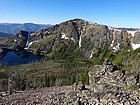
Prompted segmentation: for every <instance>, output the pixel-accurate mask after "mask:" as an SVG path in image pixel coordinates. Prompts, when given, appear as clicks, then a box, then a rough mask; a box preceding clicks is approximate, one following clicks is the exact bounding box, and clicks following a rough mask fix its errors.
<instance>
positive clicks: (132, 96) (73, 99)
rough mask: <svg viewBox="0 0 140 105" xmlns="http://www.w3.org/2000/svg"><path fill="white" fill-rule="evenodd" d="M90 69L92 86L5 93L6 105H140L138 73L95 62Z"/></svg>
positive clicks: (1, 98)
mask: <svg viewBox="0 0 140 105" xmlns="http://www.w3.org/2000/svg"><path fill="white" fill-rule="evenodd" d="M90 69H91V70H90V71H89V73H88V74H89V85H84V84H83V83H82V82H79V83H78V84H76V83H74V84H73V85H72V86H62V87H50V88H44V89H37V90H29V91H19V92H17V93H14V94H13V95H8V96H7V95H6V93H1V97H0V103H2V105H12V104H14V105H18V104H23V105H29V104H30V105H140V96H139V95H140V94H139V93H140V80H139V76H140V74H138V73H130V72H126V71H124V70H121V69H119V68H118V67H116V66H113V65H112V64H104V65H95V66H93V67H91V68H90Z"/></svg>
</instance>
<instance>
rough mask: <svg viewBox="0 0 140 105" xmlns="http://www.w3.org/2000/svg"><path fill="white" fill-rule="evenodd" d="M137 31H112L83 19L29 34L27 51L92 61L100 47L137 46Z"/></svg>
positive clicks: (115, 49) (119, 47) (117, 48)
mask: <svg viewBox="0 0 140 105" xmlns="http://www.w3.org/2000/svg"><path fill="white" fill-rule="evenodd" d="M139 35H140V32H139V31H138V30H126V29H117V28H111V27H109V26H106V25H100V24H97V23H91V22H88V21H85V20H82V19H73V20H69V21H66V22H63V23H60V24H58V25H55V26H53V27H51V28H48V29H43V30H41V31H37V32H33V33H31V37H30V41H29V45H28V49H29V50H31V51H33V52H34V53H35V54H41V53H42V54H45V55H47V56H53V57H59V58H66V57H68V56H69V57H76V56H79V57H86V58H92V56H93V55H94V54H96V53H97V52H99V50H102V49H103V48H105V47H106V48H107V49H110V50H111V51H113V52H118V51H121V50H127V51H129V50H132V49H133V50H135V49H137V48H139V47H140V45H139V42H140V40H139V39H138V37H139Z"/></svg>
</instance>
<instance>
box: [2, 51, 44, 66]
mask: <svg viewBox="0 0 140 105" xmlns="http://www.w3.org/2000/svg"><path fill="white" fill-rule="evenodd" d="M41 58H42V56H38V55H33V54H32V53H30V52H27V51H26V50H22V51H14V52H13V51H10V52H8V53H7V54H6V55H5V56H4V57H3V58H2V59H0V64H7V65H9V66H12V65H19V64H27V63H31V62H38V61H40V60H41Z"/></svg>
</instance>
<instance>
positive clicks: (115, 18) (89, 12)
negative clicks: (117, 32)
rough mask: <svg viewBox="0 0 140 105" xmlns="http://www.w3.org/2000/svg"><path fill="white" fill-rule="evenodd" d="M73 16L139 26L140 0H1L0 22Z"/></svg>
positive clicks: (43, 21)
mask: <svg viewBox="0 0 140 105" xmlns="http://www.w3.org/2000/svg"><path fill="white" fill-rule="evenodd" d="M74 18H81V19H85V20H88V21H92V22H96V23H100V24H106V25H109V26H114V27H136V28H140V0H0V23H7V22H9V23H27V22H32V23H40V24H58V23H60V22H63V21H66V20H69V19H74Z"/></svg>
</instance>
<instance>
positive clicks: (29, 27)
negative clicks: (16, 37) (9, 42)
mask: <svg viewBox="0 0 140 105" xmlns="http://www.w3.org/2000/svg"><path fill="white" fill-rule="evenodd" d="M51 26H52V25H49V24H48V25H43V24H34V23H24V24H18V23H15V24H14V23H0V32H3V33H8V34H17V33H18V32H19V31H20V30H23V31H28V32H32V31H38V30H41V29H45V28H48V27H51Z"/></svg>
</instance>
